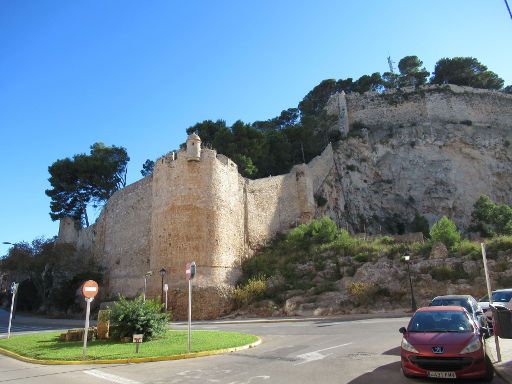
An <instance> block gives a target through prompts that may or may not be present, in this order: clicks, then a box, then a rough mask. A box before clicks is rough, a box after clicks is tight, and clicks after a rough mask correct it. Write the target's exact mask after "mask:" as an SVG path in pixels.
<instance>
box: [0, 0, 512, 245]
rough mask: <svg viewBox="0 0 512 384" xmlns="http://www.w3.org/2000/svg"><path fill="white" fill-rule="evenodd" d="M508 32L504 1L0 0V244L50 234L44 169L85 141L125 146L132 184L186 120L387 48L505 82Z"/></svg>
mask: <svg viewBox="0 0 512 384" xmlns="http://www.w3.org/2000/svg"><path fill="white" fill-rule="evenodd" d="M511 37H512V20H511V18H510V16H509V15H508V12H507V9H506V7H505V3H504V1H503V0H480V1H471V0H450V1H446V0H430V1H423V2H420V1H411V0H403V1H399V0H388V1H375V0H374V1H357V0H353V1H348V0H346V1H341V0H332V1H323V0H317V1H315V2H311V1H308V2H306V1H297V0H295V1H277V0H274V1H263V0H262V1H249V0H248V1H231V2H230V1H215V2H213V1H192V0H190V1H171V0H166V1H157V0H154V1H144V2H143V1H130V0H109V1H53V0H45V1H40V0H32V1H30V0H24V1H2V2H0V130H1V140H0V164H1V166H2V168H1V171H2V183H1V188H0V202H1V203H0V204H1V206H0V212H1V222H0V242H3V241H9V242H18V241H23V240H26V241H30V240H32V239H34V238H35V237H38V236H46V237H51V236H53V235H56V234H57V231H58V224H57V223H53V222H52V221H51V220H50V216H49V214H48V212H49V202H50V201H49V198H48V197H46V195H45V194H44V191H45V189H47V188H48V187H49V183H48V181H47V179H48V176H49V175H48V166H49V165H50V164H51V163H53V162H54V161H55V160H57V159H61V158H64V157H70V156H72V155H74V154H76V153H85V152H88V151H89V146H90V145H91V144H93V143H94V142H97V141H103V142H104V143H106V144H108V145H117V146H124V147H125V148H127V150H128V153H129V155H130V157H131V161H130V163H129V165H128V181H129V182H134V181H136V180H138V179H139V178H140V177H141V175H140V169H141V167H142V163H143V162H144V161H145V160H146V159H147V158H150V159H155V158H157V157H159V156H161V155H162V154H164V153H167V152H168V151H170V150H172V149H175V148H177V147H178V145H179V144H180V143H181V142H183V141H184V140H185V129H186V128H187V127H189V126H191V125H193V124H195V123H196V122H198V121H202V120H204V119H224V120H226V121H227V122H228V124H231V123H233V122H234V121H235V120H237V119H241V120H243V121H246V122H252V121H254V120H264V119H269V118H272V117H274V116H276V115H278V114H279V113H280V111H281V110H283V109H286V108H290V107H295V106H297V104H298V103H299V101H300V100H301V99H302V98H303V97H304V96H305V95H306V93H307V92H308V91H310V90H311V89H312V88H313V87H314V86H315V85H317V84H318V83H319V82H320V81H321V80H323V79H328V78H336V79H338V78H346V77H353V78H357V77H359V76H361V75H363V74H370V73H372V72H376V71H378V72H384V71H386V70H387V69H388V67H387V61H386V58H387V56H388V55H390V56H391V57H392V58H393V60H394V61H395V62H398V61H399V60H400V58H402V57H404V56H407V55H417V56H419V57H420V59H422V60H423V62H424V65H425V66H426V68H427V69H428V70H429V71H432V70H433V68H434V64H435V62H436V61H437V60H438V59H440V58H442V57H454V56H473V57H476V58H478V59H479V60H480V61H481V62H482V63H483V64H485V65H487V66H488V67H489V69H490V70H492V71H494V72H496V73H498V74H499V75H500V76H501V77H502V78H503V79H504V80H505V84H506V85H509V84H512V65H511V63H512V47H511V41H512V38H511ZM7 248H8V246H5V245H0V255H2V254H4V253H5V252H6V250H7Z"/></svg>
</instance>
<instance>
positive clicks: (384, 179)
mask: <svg viewBox="0 0 512 384" xmlns="http://www.w3.org/2000/svg"><path fill="white" fill-rule="evenodd" d="M346 97H347V100H346V103H347V106H348V116H346V117H345V118H346V119H348V121H349V123H350V124H349V127H350V129H349V132H348V135H346V136H345V138H344V139H342V140H341V141H339V142H337V143H336V144H335V145H334V149H335V150H334V161H335V164H334V166H333V168H332V170H331V172H330V174H329V176H328V177H327V178H326V179H325V180H324V182H323V184H322V185H321V187H320V188H318V190H316V191H315V195H316V197H317V201H319V200H320V201H323V199H326V200H327V202H326V204H324V205H323V206H319V207H317V211H316V216H317V217H319V216H322V215H325V214H327V215H329V216H330V217H331V218H333V219H334V220H336V221H337V222H338V224H339V225H340V226H343V227H347V228H348V229H350V230H351V231H352V232H368V233H374V234H375V233H386V232H387V233H389V232H395V233H396V232H401V231H402V230H404V229H405V230H407V229H408V228H407V227H408V225H409V223H410V222H411V221H412V219H413V218H414V216H415V214H420V215H424V216H425V217H426V218H427V219H428V220H429V222H430V223H432V222H433V221H435V220H437V219H438V218H440V217H441V216H443V215H446V216H448V217H450V218H452V219H453V220H455V221H456V223H457V224H458V225H459V226H460V227H461V228H466V227H467V226H468V224H469V220H470V214H471V211H472V208H473V204H474V202H475V201H476V199H477V198H478V197H479V196H480V195H481V194H486V195H489V196H490V197H491V198H492V199H493V200H495V201H497V202H500V203H508V204H510V203H512V192H511V191H512V188H511V187H512V178H511V176H512V161H511V160H512V148H511V146H510V144H511V140H512V138H511V137H512V96H510V95H504V94H501V93H499V92H490V91H479V90H473V89H471V88H462V87H454V86H449V87H444V88H443V87H441V88H439V87H436V88H426V89H423V90H419V91H418V90H416V91H414V90H409V91H408V92H395V93H390V94H383V95H378V94H366V95H361V96H359V95H358V96H352V95H347V96H346ZM336 101H337V100H336ZM332 104H333V103H331V113H336V111H335V108H334V109H333V108H332ZM335 105H336V104H335ZM341 125H342V124H340V126H341Z"/></svg>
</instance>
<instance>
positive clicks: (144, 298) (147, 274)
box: [143, 271, 153, 301]
mask: <svg viewBox="0 0 512 384" xmlns="http://www.w3.org/2000/svg"><path fill="white" fill-rule="evenodd" d="M152 274H153V271H147V272H146V273H145V274H144V296H143V300H144V301H146V287H147V283H148V277H149V276H151V275H152Z"/></svg>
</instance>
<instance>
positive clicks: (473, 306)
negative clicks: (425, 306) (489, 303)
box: [430, 295, 490, 337]
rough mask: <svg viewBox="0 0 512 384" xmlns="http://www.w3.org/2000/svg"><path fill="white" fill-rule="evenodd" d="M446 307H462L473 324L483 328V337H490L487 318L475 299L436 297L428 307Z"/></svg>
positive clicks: (466, 297) (465, 296)
mask: <svg viewBox="0 0 512 384" xmlns="http://www.w3.org/2000/svg"><path fill="white" fill-rule="evenodd" d="M446 305H456V306H460V307H463V308H464V309H465V310H466V311H468V313H469V315H470V316H471V317H472V318H473V320H474V321H475V323H477V324H478V326H479V327H481V328H483V329H484V331H485V336H487V337H488V336H490V331H489V326H488V322H487V317H486V316H485V314H484V311H483V310H482V308H481V307H480V305H478V302H477V301H476V299H475V298H474V297H473V296H471V295H445V296H437V297H435V298H434V299H433V300H432V301H431V302H430V306H446Z"/></svg>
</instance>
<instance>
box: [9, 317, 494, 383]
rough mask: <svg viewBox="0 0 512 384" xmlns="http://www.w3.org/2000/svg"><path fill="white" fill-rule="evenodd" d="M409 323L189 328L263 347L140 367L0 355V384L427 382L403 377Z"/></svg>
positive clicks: (379, 321)
mask: <svg viewBox="0 0 512 384" xmlns="http://www.w3.org/2000/svg"><path fill="white" fill-rule="evenodd" d="M407 321H408V319H407V318H400V319H396V318H395V319H370V320H358V321H308V322H286V323H259V324H254V323H244V324H219V323H217V324H202V325H198V324H194V329H218V330H233V331H240V332H248V333H253V334H257V335H259V336H260V337H261V338H262V339H263V343H262V344H261V345H260V346H258V347H256V348H253V349H249V350H245V351H241V352H236V353H230V354H226V355H219V356H210V357H202V358H196V359H189V360H177V361H166V362H156V363H144V364H118V365H87V366H42V365H33V364H27V363H23V362H20V361H16V360H12V359H10V358H7V357H4V356H1V355H0V383H10V382H15V383H49V382H51V383H52V384H60V383H63V384H64V383H70V382H72V383H77V384H80V383H89V384H91V383H94V384H96V383H98V384H106V383H118V384H138V383H158V384H163V383H165V384H181V383H212V384H215V383H219V384H249V383H253V384H259V383H290V384H291V383H294V384H296V383H350V384H358V383H364V384H367V383H379V384H380V383H390V384H391V383H431V382H432V381H429V380H410V379H406V378H404V377H403V376H402V374H401V373H400V357H399V348H398V346H399V344H400V340H401V335H400V334H399V333H398V328H399V327H400V326H404V325H406V324H407ZM174 328H180V329H184V328H186V326H184V325H175V326H174ZM437 382H439V381H437ZM494 383H500V384H501V383H503V381H502V380H501V379H499V378H495V380H494Z"/></svg>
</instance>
